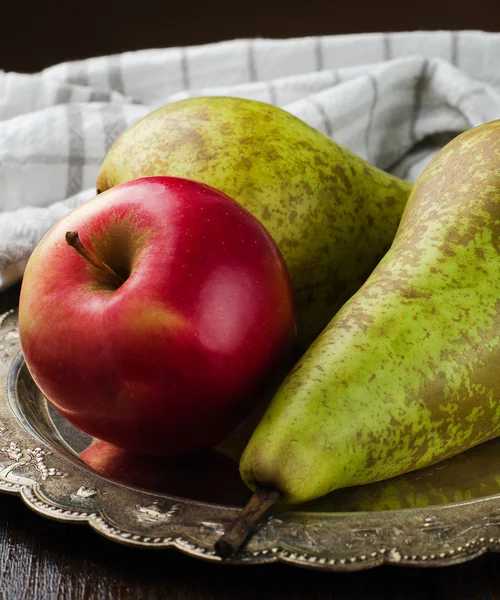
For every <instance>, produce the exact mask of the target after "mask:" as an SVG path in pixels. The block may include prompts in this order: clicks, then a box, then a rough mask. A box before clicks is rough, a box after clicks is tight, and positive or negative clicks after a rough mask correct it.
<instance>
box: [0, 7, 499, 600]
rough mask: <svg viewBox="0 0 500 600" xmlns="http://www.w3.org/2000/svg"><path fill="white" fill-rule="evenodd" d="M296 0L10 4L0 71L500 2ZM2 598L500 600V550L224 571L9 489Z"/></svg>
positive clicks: (421, 22) (441, 22) (455, 25)
mask: <svg viewBox="0 0 500 600" xmlns="http://www.w3.org/2000/svg"><path fill="white" fill-rule="evenodd" d="M292 1H293V0H288V1H287V2H285V1H283V0H279V1H274V2H273V0H252V2H236V1H234V0H205V1H203V2H201V1H198V2H196V1H191V2H190V1H189V0H186V1H184V2H182V3H181V2H172V1H169V0H163V1H162V2H153V1H152V0H142V1H141V0H139V1H137V0H136V1H135V2H129V1H128V0H121V1H120V2H110V1H106V0H86V2H77V1H72V2H71V1H69V0H43V1H41V2H40V1H38V2H35V1H34V0H31V1H29V2H22V1H19V0H18V1H17V2H16V1H15V0H14V1H12V0H10V1H9V3H8V4H7V1H6V0H4V1H3V2H2V7H1V14H2V34H1V35H0V69H3V70H6V71H20V72H33V71H37V70H40V69H42V68H44V67H47V66H50V65H52V64H54V63H57V62H61V61H65V60H70V59H78V58H85V57H89V56H97V55H101V54H110V53H116V52H121V51H126V50H134V49H139V48H153V47H168V46H177V45H192V44H201V43H207V42H215V41H220V40H228V39H234V38H240V37H275V38H284V37H295V36H305V35H330V34H339V33H359V32H374V31H409V30H417V29H420V30H436V29H455V30H459V29H482V30H486V31H500V2H499V0H474V1H471V0H454V1H453V2H452V1H447V2H445V1H444V0H419V1H418V2H414V3H409V2H405V1H402V0H390V1H386V2H382V1H379V2H377V1H373V0H365V1H363V0H353V1H350V2H349V1H345V0H344V1H343V2H340V1H337V2H335V1H327V0H324V1H323V2H322V1H320V0H306V1H303V0H296V4H292ZM499 68H500V57H499ZM18 292H19V286H16V287H15V288H13V289H11V290H10V291H9V292H8V293H7V294H4V295H3V296H2V295H0V313H1V312H2V310H5V309H6V308H10V307H11V306H15V304H16V302H17V295H18ZM0 597H1V598H2V599H3V598H5V599H7V600H10V599H12V600H17V599H18V598H24V599H26V600H29V599H36V600H38V599H42V598H47V599H49V598H50V599H52V598H54V599H58V600H62V599H68V600H79V599H82V600H83V599H86V598H89V599H94V598H96V599H99V600H101V599H102V600H104V599H108V598H144V599H149V598H151V599H156V598H158V599H160V598H168V599H170V598H171V599H178V600H191V599H193V600H198V599H199V600H212V599H214V600H229V599H231V600H232V599H234V600H236V599H237V600H247V599H254V598H257V597H260V598H263V599H268V598H269V599H273V600H277V599H280V600H281V599H283V600H285V599H286V600H306V599H311V600H333V599H341V600H343V599H356V600H358V599H361V600H496V599H500V556H498V555H492V554H491V555H487V556H484V557H481V558H479V559H476V560H474V561H472V562H470V563H467V564H465V565H461V566H456V567H449V568H441V569H427V570H424V569H410V568H398V567H383V568H377V569H374V570H372V571H368V572H360V573H352V574H330V573H320V572H312V571H305V570H301V569H298V568H292V567H286V566H269V567H262V568H261V567H246V568H231V567H229V568H228V567H222V566H218V565H211V564H206V563H203V562H201V561H199V560H195V559H190V558H187V557H184V556H182V555H181V554H180V553H177V552H161V551H157V552H152V551H141V550H135V549H130V548H126V547H121V546H118V545H117V544H115V543H112V542H109V541H107V540H105V539H101V538H100V537H99V536H98V535H97V534H95V533H94V532H92V531H90V529H88V528H86V527H81V526H76V525H65V524H61V523H54V522H51V521H48V520H47V519H44V518H42V517H40V516H38V515H35V514H34V513H32V512H31V511H30V510H29V509H28V508H26V507H25V506H24V505H23V504H22V502H21V501H20V500H19V499H18V498H11V497H8V496H5V495H2V496H0Z"/></svg>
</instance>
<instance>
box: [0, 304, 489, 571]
mask: <svg viewBox="0 0 500 600" xmlns="http://www.w3.org/2000/svg"><path fill="white" fill-rule="evenodd" d="M6 326H7V327H6ZM2 329H3V330H4V331H3V334H4V335H3V337H2V336H0V343H1V342H2V340H4V341H5V340H6V339H7V338H9V335H10V346H9V347H8V349H7V352H6V353H5V352H4V354H3V357H2V355H1V354H0V446H1V447H0V492H5V493H9V494H16V495H19V496H20V497H21V499H22V500H23V501H24V503H25V504H26V505H27V506H28V507H29V508H30V509H32V510H33V511H35V512H36V513H38V514H40V515H42V516H44V517H48V518H51V519H55V520H57V521H66V522H72V523H82V522H83V523H87V524H88V525H89V526H90V527H91V528H92V529H93V530H94V531H96V532H97V533H99V534H101V535H103V536H105V537H107V538H108V539H111V540H113V541H116V542H119V543H122V544H127V545H131V546H139V547H147V548H175V549H177V550H180V551H181V552H183V553H185V554H187V555H190V556H194V557H196V558H202V559H204V560H209V561H213V562H224V563H226V564H233V565H234V564H236V565H242V564H252V565H256V564H264V563H272V562H281V563H287V564H292V565H295V566H300V567H307V568H313V569H322V570H328V571H355V570H362V569H367V568H373V567H376V566H380V565H383V564H390V565H405V566H417V567H421V566H426V567H438V566H448V565H452V564H458V563H462V562H466V561H469V560H472V559H473V558H476V557H478V556H480V555H482V554H484V553H485V552H487V551H500V494H495V495H492V496H487V497H484V498H478V499H472V500H466V501H463V502H459V503H453V504H446V505H441V506H432V507H429V508H412V509H402V510H398V511H393V510H391V511H381V512H373V513H372V512H356V513H335V514H334V513H307V512H298V511H294V512H292V511H290V512H286V513H277V514H276V513H273V514H271V515H270V516H269V517H268V518H267V519H266V520H264V521H263V523H262V524H261V525H260V526H259V527H258V528H257V530H256V531H255V533H254V534H253V536H252V537H251V538H250V540H249V542H248V544H247V545H246V546H245V547H244V548H243V550H241V551H240V552H239V553H238V554H237V555H235V556H233V557H232V558H230V559H225V560H222V559H221V558H220V557H219V556H218V555H217V554H216V553H215V551H214V550H213V549H212V546H213V542H214V541H215V539H217V538H218V537H219V536H220V535H221V534H222V532H223V527H224V526H225V525H226V524H227V523H228V522H229V521H230V520H231V519H232V518H233V517H234V516H235V515H236V514H237V511H238V510H239V509H237V508H235V507H229V506H222V505H217V504H209V503H203V502H198V501H193V500H190V499H183V498H177V497H174V496H167V495H164V494H155V493H153V492H145V491H144V492H142V491H140V490H137V489H136V488H129V487H128V486H127V485H125V484H119V483H116V482H113V481H111V480H108V479H106V478H105V477H103V476H101V475H98V474H97V473H93V472H92V471H91V470H90V469H88V470H87V469H86V468H83V467H81V466H79V465H78V464H77V463H76V461H70V460H69V459H68V458H66V457H64V456H62V454H60V453H58V452H57V449H55V448H53V447H52V446H51V445H50V443H48V442H47V443H43V442H40V441H39V436H35V435H34V433H33V432H32V431H29V430H28V429H27V428H26V427H25V426H24V425H23V424H22V421H21V420H20V418H19V415H16V414H15V413H14V411H13V409H12V407H11V404H10V401H9V394H10V395H11V394H12V393H13V389H14V388H13V382H14V378H15V377H17V374H18V372H19V369H20V367H21V366H22V364H23V359H22V353H21V350H20V346H19V341H18V334H17V323H16V310H15V309H12V310H10V311H8V312H6V313H4V314H3V315H0V333H1V332H2ZM4 347H5V346H4V345H1V344H0V350H2V348H4ZM21 439H22V440H23V442H22V443H20V441H19V440H21ZM33 442H35V443H33ZM7 444H8V446H7ZM27 445H29V446H35V448H26V446H27ZM21 446H22V447H21ZM53 450H55V452H54V453H53V452H52V451H53ZM48 456H50V462H51V463H55V464H56V466H55V467H50V468H49V466H48V464H47V457H48ZM2 457H3V458H2ZM6 457H8V458H6ZM21 467H22V469H26V468H27V469H28V470H29V471H30V473H29V477H26V476H25V475H24V474H23V475H20V474H19V473H16V470H17V471H18V470H19V469H20V468H21ZM62 469H64V471H62ZM66 471H69V473H67V472H66ZM69 475H71V477H73V478H74V481H73V483H74V485H72V486H70V487H71V489H72V490H73V492H71V493H69V496H68V494H65V495H64V497H63V498H62V499H61V500H57V499H56V498H54V497H53V496H54V490H55V489H56V488H57V486H56V485H54V483H53V482H54V481H55V480H56V479H57V478H58V477H61V478H65V477H66V476H69ZM49 482H51V485H49ZM91 484H92V485H91ZM103 486H106V487H108V488H109V489H110V490H114V488H115V487H116V486H118V487H119V488H121V489H122V490H125V491H129V492H130V491H131V492H132V493H133V495H134V497H137V496H138V497H140V498H142V499H144V501H145V502H151V504H150V505H146V506H144V507H143V506H140V508H139V509H138V510H141V509H144V510H143V512H144V514H145V517H149V516H150V515H149V514H148V512H147V511H148V509H151V510H152V513H151V514H152V515H153V516H152V519H153V521H154V518H158V527H157V528H156V529H157V530H155V525H154V523H153V526H151V527H149V525H150V523H149V524H148V527H149V529H150V530H148V532H147V533H148V534H147V535H146V534H145V533H144V532H139V531H137V529H135V530H134V528H133V527H129V528H127V527H124V526H121V525H120V524H119V523H117V522H116V519H114V518H113V517H112V516H110V515H109V514H108V511H107V508H109V506H108V507H107V506H106V504H100V503H99V502H97V501H95V499H94V498H93V497H94V496H95V497H98V492H97V491H96V490H97V489H99V488H101V487H103ZM94 488H95V489H94ZM68 498H69V499H70V500H68ZM155 499H156V501H155ZM100 501H102V502H104V500H103V498H101V499H100ZM85 503H88V507H87V506H85V507H84V508H82V505H85ZM158 503H159V504H158ZM162 503H163V504H162ZM165 504H166V506H164V505H165ZM160 505H161V506H160ZM136 506H137V505H136ZM152 507H155V508H152ZM186 508H187V510H186V511H185V512H188V513H190V514H189V517H183V518H180V517H179V516H178V515H179V513H182V512H183V511H184V509H186ZM151 510H150V512H151ZM155 511H156V513H155ZM155 514H156V515H157V516H155ZM145 517H144V518H145ZM153 517H154V518H153ZM197 517H198V518H197ZM207 518H208V521H207ZM138 523H139V525H140V521H139V522H138ZM165 527H166V528H167V529H168V528H169V527H170V528H171V532H170V534H168V535H165ZM158 529H161V531H163V533H161V534H160V533H159V531H158ZM155 531H156V534H155ZM325 540H326V543H325Z"/></svg>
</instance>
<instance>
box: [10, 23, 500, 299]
mask: <svg viewBox="0 0 500 600" xmlns="http://www.w3.org/2000/svg"><path fill="white" fill-rule="evenodd" d="M200 95H232V96H239V97H244V98H254V99H257V100H262V101H265V102H270V103H273V104H276V105H278V106H281V107H283V108H285V109H286V110H288V111H290V112H291V113H293V114H295V115H297V116H298V117H300V118H301V119H303V120H304V121H306V122H307V123H309V124H310V125H312V126H313V127H316V128H317V129H319V130H320V131H322V132H324V133H326V134H327V135H330V136H332V137H333V138H334V139H335V140H337V141H338V142H339V143H341V144H343V145H345V146H347V147H348V148H350V149H351V150H353V151H354V152H356V153H357V154H359V155H360V156H362V157H364V158H366V159H367V160H369V161H370V162H372V163H373V164H375V165H377V166H379V167H381V168H383V169H386V170H388V171H391V172H393V173H395V174H397V175H399V176H400V177H403V178H407V179H409V180H412V181H414V180H415V179H416V177H417V176H418V174H419V173H420V172H421V170H422V169H423V167H424V166H425V164H426V163H427V162H428V161H429V160H430V158H431V157H432V156H433V155H434V154H435V153H436V152H437V150H438V149H439V148H440V147H441V146H442V145H443V144H444V143H446V141H448V140H449V139H451V137H453V136H455V135H457V133H459V132H461V131H464V130H465V129H468V128H470V127H473V126H475V125H479V124H480V123H484V122H486V121H491V120H493V119H498V118H500V34H495V33H486V32H482V31H459V32H455V31H433V32H420V31H418V32H406V33H380V34H359V35H335V36H323V37H306V38H296V39H284V40H270V39H244V40H232V41H227V42H222V43H217V44H207V45H199V46H191V47H187V48H167V49H151V50H141V51H136V52H126V53H124V54H120V55H113V56H104V57H97V58H91V59H88V60H81V61H74V62H68V63H63V64H59V65H55V66H53V67H50V68H48V69H45V70H44V71H42V72H40V73H36V74H32V75H25V74H19V73H12V72H2V71H0V190H1V194H0V291H1V290H2V289H5V288H6V287H8V286H9V285H11V284H13V283H14V282H16V281H17V280H19V279H20V278H21V277H22V273H23V271H24V267H25V264H26V261H27V259H28V258H29V256H30V254H31V252H32V251H33V249H34V247H35V245H36V244H37V243H38V241H39V240H40V239H41V237H42V236H43V235H44V233H45V232H46V231H47V230H48V229H49V227H50V226H51V225H52V224H53V223H55V222H56V221H57V220H59V219H60V218H61V217H62V216H63V215H64V214H65V213H66V212H67V211H69V210H70V209H71V208H73V207H74V206H76V205H78V204H79V203H81V202H83V201H85V200H86V199H88V198H90V197H92V196H93V195H94V194H95V187H94V186H95V180H96V175H97V172H98V169H99V166H100V164H101V162H102V160H103V159H104V156H105V154H106V152H107V150H108V149H109V147H110V146H111V144H112V143H113V141H114V140H115V139H116V138H117V137H118V135H119V134H120V133H121V132H122V131H124V130H125V129H126V128H127V127H128V126H130V125H131V124H132V123H134V122H135V121H137V120H138V119H139V118H141V117H143V116H144V115H146V114H147V113H148V112H150V111H151V110H153V109H154V108H157V107H159V106H162V105H164V104H167V103H170V102H174V101H175V100H178V99H180V98H186V97H189V96H200Z"/></svg>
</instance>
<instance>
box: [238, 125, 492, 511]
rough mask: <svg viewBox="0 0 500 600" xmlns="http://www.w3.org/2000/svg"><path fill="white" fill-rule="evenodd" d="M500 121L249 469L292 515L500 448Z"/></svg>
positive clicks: (379, 275)
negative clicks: (498, 444) (325, 499)
mask: <svg viewBox="0 0 500 600" xmlns="http://www.w3.org/2000/svg"><path fill="white" fill-rule="evenodd" d="M499 365H500V121H494V122H490V123H487V124H484V125H481V126H479V127H476V128H473V129H471V130H469V131H467V132H465V133H463V134H461V135H459V136H458V137H456V138H455V139H454V140H452V141H451V142H450V143H449V144H447V146H445V147H444V148H443V149H442V150H441V151H440V152H439V153H438V154H437V155H436V156H435V157H434V158H433V160H432V161H431V162H430V163H429V165H428V166H427V167H426V169H425V170H424V172H423V173H422V175H421V177H420V178H419V179H418V181H417V182H416V184H415V187H414V190H413V192H412V194H411V197H410V199H409V201H408V204H407V206H406V209H405V211H404V214H403V217H402V220H401V223H400V226H399V229H398V232H397V234H396V237H395V239H394V242H393V244H392V246H391V248H390V250H389V251H388V253H387V254H386V255H385V257H384V258H383V259H382V261H381V262H380V263H379V265H377V267H376V268H375V270H374V271H373V273H372V275H371V276H370V277H369V279H368V280H367V281H366V282H365V284H364V285H363V286H362V287H361V289H360V290H359V291H358V292H357V293H356V294H355V295H354V296H353V297H352V298H351V299H350V300H349V301H347V303H346V304H345V305H344V306H343V307H342V309H341V310H340V311H339V312H338V313H337V315H335V317H334V318H333V319H332V321H331V322H330V323H329V325H328V326H327V327H326V328H325V329H324V331H323V332H322V333H321V335H320V336H319V337H318V338H317V339H316V341H315V342H314V343H313V344H312V345H311V347H310V348H309V349H308V350H307V351H306V353H305V354H304V355H303V357H302V358H301V359H300V360H299V362H298V363H297V364H296V365H295V367H294V368H293V369H292V371H291V372H290V373H289V375H288V376H287V378H286V379H285V380H284V382H283V383H282V385H281V386H280V388H279V389H278V391H277V393H276V394H275V396H274V397H273V399H272V400H271V403H270V405H269V407H268V409H267V411H266V412H265V414H264V416H263V418H262V419H261V421H260V423H259V425H258V426H257V428H256V430H255V432H254V433H253V435H252V437H251V439H250V441H249V443H248V445H247V447H246V449H245V451H244V453H243V456H242V458H241V461H240V472H241V475H242V477H243V479H244V481H245V482H246V483H247V485H248V486H249V487H251V488H256V487H259V488H260V489H262V488H268V489H269V488H270V489H274V490H277V491H278V492H279V494H280V497H281V499H282V500H283V501H284V502H288V503H301V502H307V501H309V500H312V499H314V498H318V497H320V496H323V495H324V494H327V493H328V492H331V491H332V490H335V489H338V488H344V487H347V486H354V485H361V484H367V483H370V482H376V481H382V480H385V479H388V478H390V477H394V476H397V475H400V474H402V473H407V472H410V471H413V470H416V469H420V468H423V467H426V466H429V465H432V464H434V463H436V462H438V461H441V460H444V459H446V458H448V457H451V456H453V455H456V454H458V453H460V452H462V451H464V450H466V449H468V448H472V447H474V446H476V445H478V444H480V443H482V442H485V441H487V440H489V439H492V438H494V437H496V436H498V435H500V367H499Z"/></svg>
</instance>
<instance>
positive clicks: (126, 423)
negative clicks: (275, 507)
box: [19, 177, 295, 455]
mask: <svg viewBox="0 0 500 600" xmlns="http://www.w3.org/2000/svg"><path fill="white" fill-rule="evenodd" d="M67 232H77V234H75V233H73V234H71V235H69V236H68V237H67V242H68V243H66V241H65V236H66V234H67ZM69 244H72V245H73V246H74V247H70V245H69ZM79 254H81V255H79ZM19 332H20V338H21V347H22V351H23V353H24V357H25V360H26V364H27V366H28V369H29V371H30V373H31V375H32V377H33V379H34V381H35V382H36V384H37V385H38V387H39V388H40V389H41V390H42V392H43V393H44V394H45V396H46V397H47V399H48V401H49V402H50V403H51V404H52V405H53V406H54V408H55V409H56V410H57V411H58V412H59V413H60V414H61V415H62V416H63V417H65V418H66V419H67V420H68V421H70V422H71V423H72V424H73V425H74V426H75V427H77V428H78V429H80V430H82V431H84V432H86V433H88V434H90V435H92V436H94V437H96V438H99V439H101V440H105V441H107V442H110V443H112V444H114V445H116V446H119V447H121V448H125V449H128V450H131V451H134V452H139V453H145V454H156V455H173V454H181V453H186V452H192V451H195V450H197V449H200V448H206V447H209V446H212V445H214V444H216V443H218V442H220V441H221V440H222V439H224V438H225V437H226V436H228V435H229V434H230V433H231V431H232V430H233V429H234V428H235V427H236V425H237V424H238V423H239V422H240V421H241V419H243V417H244V416H245V415H246V414H247V413H248V411H249V410H251V408H252V403H253V402H254V401H256V399H257V397H258V394H259V393H260V391H261V390H262V389H263V388H264V386H265V385H266V382H267V381H269V379H270V378H271V377H272V374H273V371H274V370H275V369H276V368H277V366H278V365H279V364H280V363H281V361H282V360H283V358H284V357H286V356H287V355H288V354H289V353H290V350H291V346H292V343H293V339H294V335H295V321H294V310H293V298H292V291H291V284H290V278H289V275H288V271H287V269H286V266H285V263H284V261H283V258H282V256H281V254H280V252H279V250H278V248H277V246H276V245H275V243H274V242H273V240H272V239H271V237H270V236H269V234H268V233H267V231H266V229H265V228H264V227H263V226H262V225H261V224H260V223H259V222H258V221H257V220H256V219H255V217H253V216H252V215H251V214H250V213H249V212H248V211H246V210H245V209H244V208H243V207H242V206H240V205H239V204H238V203H237V202H235V201H234V200H232V199H231V198H229V197H228V196H226V195H225V194H222V193H221V192H219V191H217V190H215V189H213V188H211V187H208V186H206V185H203V184H200V183H197V182H194V181H190V180H186V179H180V178H174V177H145V178H141V179H136V180H133V181H129V182H127V183H124V184H122V185H119V186H116V187H114V188H112V189H110V190H108V191H106V192H104V193H103V194H100V195H99V196H96V197H95V198H93V199H92V200H89V201H87V202H85V203H84V204H82V205H80V206H79V207H77V208H75V209H74V210H72V211H71V212H70V213H68V214H67V215H66V216H65V217H64V218H63V219H61V220H60V221H59V222H58V223H56V224H55V225H54V226H53V227H52V229H51V230H50V231H49V232H48V233H47V234H46V235H45V237H44V238H43V239H42V241H41V242H40V243H39V244H38V246H37V248H36V249H35V251H34V252H33V254H32V255H31V257H30V259H29V261H28V265H27V267H26V272H25V275H24V279H23V283H22V289H21V297H20V304H19Z"/></svg>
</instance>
